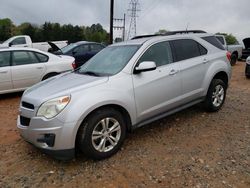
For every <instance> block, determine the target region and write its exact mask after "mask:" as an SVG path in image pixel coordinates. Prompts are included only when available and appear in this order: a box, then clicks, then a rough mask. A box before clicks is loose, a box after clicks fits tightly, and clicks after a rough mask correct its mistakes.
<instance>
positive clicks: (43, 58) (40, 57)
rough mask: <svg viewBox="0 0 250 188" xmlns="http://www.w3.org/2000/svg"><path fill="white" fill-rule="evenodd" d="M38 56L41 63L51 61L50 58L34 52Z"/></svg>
mask: <svg viewBox="0 0 250 188" xmlns="http://www.w3.org/2000/svg"><path fill="white" fill-rule="evenodd" d="M34 53H35V54H36V56H37V57H38V59H39V62H47V61H48V60H49V58H48V56H46V55H44V54H41V53H37V52H34Z"/></svg>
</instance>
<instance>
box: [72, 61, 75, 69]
mask: <svg viewBox="0 0 250 188" xmlns="http://www.w3.org/2000/svg"><path fill="white" fill-rule="evenodd" d="M72 67H73V69H76V62H75V61H74V62H73V63H72Z"/></svg>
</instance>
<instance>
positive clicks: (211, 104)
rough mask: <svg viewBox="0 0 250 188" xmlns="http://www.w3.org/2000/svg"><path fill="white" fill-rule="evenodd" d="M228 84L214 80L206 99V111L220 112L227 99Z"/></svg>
mask: <svg viewBox="0 0 250 188" xmlns="http://www.w3.org/2000/svg"><path fill="white" fill-rule="evenodd" d="M226 89H227V87H226V84H225V83H224V82H223V81H222V80H220V79H213V80H212V82H211V84H210V86H209V89H208V92H207V96H206V99H205V103H204V104H205V109H206V110H207V111H209V112H216V111H218V110H219V109H220V108H221V107H222V105H223V104H224V101H225V99H226Z"/></svg>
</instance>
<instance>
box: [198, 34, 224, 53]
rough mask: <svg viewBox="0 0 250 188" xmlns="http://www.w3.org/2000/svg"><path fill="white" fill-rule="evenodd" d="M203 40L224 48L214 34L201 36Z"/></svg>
mask: <svg viewBox="0 0 250 188" xmlns="http://www.w3.org/2000/svg"><path fill="white" fill-rule="evenodd" d="M201 38H202V39H203V40H205V41H207V42H208V43H210V44H212V45H213V46H215V47H217V48H219V49H221V50H225V48H224V47H223V45H222V44H221V42H220V41H219V40H218V39H217V38H216V37H215V36H208V37H201Z"/></svg>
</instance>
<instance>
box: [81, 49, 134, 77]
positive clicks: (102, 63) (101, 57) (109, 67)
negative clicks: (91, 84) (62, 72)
mask: <svg viewBox="0 0 250 188" xmlns="http://www.w3.org/2000/svg"><path fill="white" fill-rule="evenodd" d="M138 48H139V45H126V46H111V47H107V48H105V49H103V50H102V51H100V52H99V53H97V54H96V55H95V56H94V57H93V58H91V59H90V60H89V61H88V62H87V63H86V64H84V65H83V66H81V68H80V69H79V70H77V72H78V73H80V74H81V73H82V74H89V75H94V76H107V75H108V76H111V75H115V74H117V73H118V72H120V71H121V70H122V69H123V68H124V67H125V66H126V65H127V63H128V61H129V60H130V59H131V58H132V56H133V55H134V54H135V52H136V51H137V50H138Z"/></svg>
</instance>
